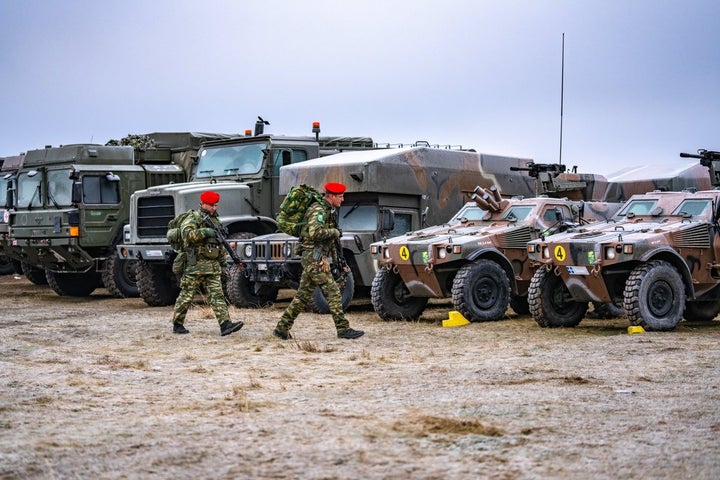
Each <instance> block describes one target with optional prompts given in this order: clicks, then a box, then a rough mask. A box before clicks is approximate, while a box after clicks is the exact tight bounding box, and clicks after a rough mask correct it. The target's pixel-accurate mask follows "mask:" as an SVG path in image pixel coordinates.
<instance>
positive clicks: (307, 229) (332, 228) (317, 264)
mask: <svg viewBox="0 0 720 480" xmlns="http://www.w3.org/2000/svg"><path fill="white" fill-rule="evenodd" d="M344 193H345V185H343V184H342V183H335V182H330V183H326V184H325V195H324V196H323V199H322V200H321V201H318V202H315V203H313V204H311V205H310V207H308V209H307V211H306V212H305V217H304V218H303V226H302V229H301V231H300V245H301V247H302V254H301V262H302V267H303V271H302V276H301V277H300V287H299V288H298V291H297V293H296V294H295V297H294V298H293V299H292V302H290V305H289V306H288V307H287V309H285V312H283V314H282V316H281V317H280V321H278V324H277V326H276V327H275V330H273V335H275V336H276V337H278V338H281V339H283V340H287V339H289V338H292V336H291V335H290V329H291V328H292V326H293V323H294V322H295V319H296V318H297V316H298V315H299V314H300V312H302V311H304V310H305V307H306V306H307V305H308V303H309V302H310V300H311V299H312V293H313V292H314V291H315V288H316V287H320V289H321V290H322V293H323V295H325V298H326V299H327V302H328V307H330V313H331V314H332V317H333V321H334V322H335V328H336V329H337V336H338V338H348V339H355V338H359V337H362V336H363V335H364V334H365V332H363V331H362V330H354V329H352V328H350V324H349V322H348V321H347V319H346V318H345V312H344V311H343V307H342V294H341V293H340V286H339V285H338V283H337V282H336V281H335V279H334V278H333V276H332V273H331V265H336V266H337V265H340V263H339V257H338V255H339V252H338V246H337V245H338V243H339V242H337V240H338V239H339V238H340V230H339V229H338V223H337V213H336V210H337V209H338V208H340V205H341V204H342V202H343V200H344ZM344 268H346V269H347V268H348V267H347V266H345V267H344Z"/></svg>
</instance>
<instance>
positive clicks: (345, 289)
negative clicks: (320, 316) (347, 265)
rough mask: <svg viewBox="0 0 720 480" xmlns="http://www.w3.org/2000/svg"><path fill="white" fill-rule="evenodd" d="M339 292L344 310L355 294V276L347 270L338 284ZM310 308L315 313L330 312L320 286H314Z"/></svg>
mask: <svg viewBox="0 0 720 480" xmlns="http://www.w3.org/2000/svg"><path fill="white" fill-rule="evenodd" d="M340 294H341V296H342V308H343V310H345V309H346V308H347V307H348V305H350V302H351V301H352V299H353V295H354V294H355V278H354V277H353V274H352V272H348V274H347V276H346V277H345V281H344V282H343V283H342V284H341V285H340ZM310 310H311V311H313V312H315V313H330V306H329V305H328V302H327V299H326V298H325V295H323V293H322V290H320V287H318V288H316V289H315V291H314V292H313V294H312V300H311V301H310Z"/></svg>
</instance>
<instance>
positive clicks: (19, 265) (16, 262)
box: [12, 260, 23, 275]
mask: <svg viewBox="0 0 720 480" xmlns="http://www.w3.org/2000/svg"><path fill="white" fill-rule="evenodd" d="M12 263H13V266H14V267H15V273H17V274H18V275H22V274H23V271H22V262H21V261H20V260H13V261H12Z"/></svg>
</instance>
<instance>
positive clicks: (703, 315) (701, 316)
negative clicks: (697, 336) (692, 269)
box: [683, 285, 720, 322]
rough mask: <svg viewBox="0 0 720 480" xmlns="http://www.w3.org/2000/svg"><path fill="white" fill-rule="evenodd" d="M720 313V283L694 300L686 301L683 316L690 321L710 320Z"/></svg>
mask: <svg viewBox="0 0 720 480" xmlns="http://www.w3.org/2000/svg"><path fill="white" fill-rule="evenodd" d="M718 313H720V285H718V286H716V287H715V288H713V289H712V290H710V291H709V292H708V293H706V294H705V295H703V296H702V297H700V298H698V299H697V300H694V301H687V302H685V313H683V318H685V320H687V321H688V322H709V321H710V320H713V319H714V318H715V317H717V315H718Z"/></svg>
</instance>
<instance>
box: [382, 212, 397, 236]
mask: <svg viewBox="0 0 720 480" xmlns="http://www.w3.org/2000/svg"><path fill="white" fill-rule="evenodd" d="M394 228H395V211H393V210H383V211H382V218H381V219H380V230H381V231H383V232H389V231H391V230H392V229H394Z"/></svg>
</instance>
